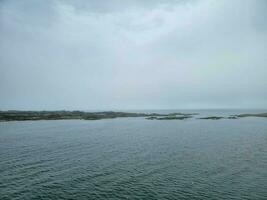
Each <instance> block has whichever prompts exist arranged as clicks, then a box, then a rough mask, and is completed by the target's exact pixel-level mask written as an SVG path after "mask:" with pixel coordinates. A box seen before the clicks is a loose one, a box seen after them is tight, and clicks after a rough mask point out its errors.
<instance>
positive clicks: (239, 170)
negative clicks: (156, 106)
mask: <svg viewBox="0 0 267 200" xmlns="http://www.w3.org/2000/svg"><path fill="white" fill-rule="evenodd" d="M215 113H216V114H217V115H228V114H237V113H242V112H234V113H233V111H220V112H218V111H217V112H214V111H203V112H202V113H201V114H202V115H214V114H215ZM0 199H1V200H8V199H12V200H13V199H53V200H56V199H188V200H192V199H213V200H216V199H227V200H228V199H236V200H237V199H240V200H244V199H251V200H257V199H267V119H266V118H257V117H248V118H242V119H237V120H233V119H232V120H229V119H222V120H199V119H186V120H182V121H179V120H170V121H168V120H166V121H161V120H160V121H157V120H146V119H144V118H118V119H108V120H98V121H83V120H59V121H23V122H22V121H21V122H1V123H0Z"/></svg>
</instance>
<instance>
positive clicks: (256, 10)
mask: <svg viewBox="0 0 267 200" xmlns="http://www.w3.org/2000/svg"><path fill="white" fill-rule="evenodd" d="M266 19H267V3H266V1H265V0H236V1H231V0H223V1H216V0H189V1H184V0H178V1H175V0H169V1H168V0H167V1H163V0H156V1H141V0H140V1H138V0H135V1H119V0H110V1H99V0H90V1H82V0H80V1H74V0H69V1H33V0H32V1H30V0H29V1H12V0H10V1H1V2H0V35H1V37H0V94H1V99H0V109H24V110H25V109H26V110H27V109H30V110H42V109H153V108H158V109H169V108H266V107H267V101H266V99H267V92H266V91H267V56H266V52H267V23H266Z"/></svg>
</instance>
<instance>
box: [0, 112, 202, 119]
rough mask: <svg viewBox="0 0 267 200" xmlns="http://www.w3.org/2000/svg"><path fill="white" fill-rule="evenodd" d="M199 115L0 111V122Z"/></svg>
mask: <svg viewBox="0 0 267 200" xmlns="http://www.w3.org/2000/svg"><path fill="white" fill-rule="evenodd" d="M195 114H197V113H170V114H159V113H133V112H114V111H107V112H83V111H0V121H26V120H66V119H79V120H100V119H114V118H122V117H146V118H147V119H158V120H162V119H165V120H170V119H185V118H189V117H191V116H192V115H195Z"/></svg>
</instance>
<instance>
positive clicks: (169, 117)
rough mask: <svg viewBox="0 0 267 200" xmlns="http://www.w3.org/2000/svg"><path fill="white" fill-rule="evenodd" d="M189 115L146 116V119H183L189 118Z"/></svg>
mask: <svg viewBox="0 0 267 200" xmlns="http://www.w3.org/2000/svg"><path fill="white" fill-rule="evenodd" d="M191 117H192V116H191V115H183V116H176V115H169V116H166V117H154V116H153V117H148V118H146V119H149V120H183V119H187V118H191Z"/></svg>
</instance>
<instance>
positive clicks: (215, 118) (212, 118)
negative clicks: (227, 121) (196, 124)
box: [198, 116, 223, 120]
mask: <svg viewBox="0 0 267 200" xmlns="http://www.w3.org/2000/svg"><path fill="white" fill-rule="evenodd" d="M198 119H211V120H218V119H223V117H216V116H211V117H201V118H198Z"/></svg>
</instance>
